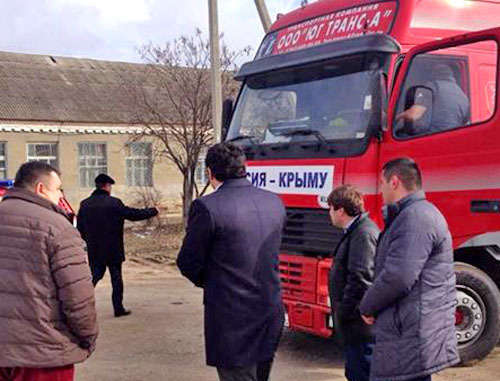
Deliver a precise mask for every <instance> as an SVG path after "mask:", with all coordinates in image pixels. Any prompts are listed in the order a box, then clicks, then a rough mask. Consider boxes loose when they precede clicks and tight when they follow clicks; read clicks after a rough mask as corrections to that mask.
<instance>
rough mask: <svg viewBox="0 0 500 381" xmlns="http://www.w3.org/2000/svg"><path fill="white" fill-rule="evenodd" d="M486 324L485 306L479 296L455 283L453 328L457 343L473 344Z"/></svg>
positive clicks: (463, 344)
mask: <svg viewBox="0 0 500 381" xmlns="http://www.w3.org/2000/svg"><path fill="white" fill-rule="evenodd" d="M485 325H486V308H485V306H484V303H483V300H482V299H481V297H480V296H479V295H478V294H477V293H476V292H475V291H474V290H472V289H471V288H469V287H465V286H462V285H457V299H456V312H455V328H456V331H457V340H458V344H459V345H460V346H461V347H466V346H469V345H471V344H473V343H474V342H475V341H476V340H477V339H478V338H479V337H480V336H481V334H482V333H483V331H484V327H485Z"/></svg>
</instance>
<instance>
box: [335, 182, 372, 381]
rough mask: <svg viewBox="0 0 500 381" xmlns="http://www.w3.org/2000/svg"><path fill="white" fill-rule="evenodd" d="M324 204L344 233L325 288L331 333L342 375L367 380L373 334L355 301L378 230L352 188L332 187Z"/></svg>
mask: <svg viewBox="0 0 500 381" xmlns="http://www.w3.org/2000/svg"><path fill="white" fill-rule="evenodd" d="M328 205H329V206H330V219H331V221H332V224H333V225H334V226H336V227H339V228H341V229H343V231H344V235H343V236H342V239H341V240H340V242H339V243H338V245H337V247H336V248H335V253H334V261H333V267H332V270H331V271H330V282H329V287H330V299H331V305H332V313H333V316H334V319H335V330H336V332H337V334H338V335H339V336H340V338H341V340H342V343H343V344H344V356H345V376H346V378H347V379H348V380H349V381H368V380H369V378H370V359H371V356H372V350H373V335H372V330H371V326H370V325H368V324H366V323H364V322H363V320H362V319H361V314H360V313H359V302H360V301H361V298H362V297H363V295H364V294H365V292H366V290H367V289H368V287H369V286H370V284H371V283H372V281H373V275H374V262H375V249H376V247H377V238H378V235H379V233H380V231H379V229H378V227H377V225H375V223H374V222H373V221H372V220H371V219H370V217H369V216H368V213H364V203H363V195H362V194H361V192H360V191H359V190H358V189H357V188H355V187H354V186H352V185H342V186H340V187H338V188H335V189H334V190H333V191H332V193H330V195H329V196H328Z"/></svg>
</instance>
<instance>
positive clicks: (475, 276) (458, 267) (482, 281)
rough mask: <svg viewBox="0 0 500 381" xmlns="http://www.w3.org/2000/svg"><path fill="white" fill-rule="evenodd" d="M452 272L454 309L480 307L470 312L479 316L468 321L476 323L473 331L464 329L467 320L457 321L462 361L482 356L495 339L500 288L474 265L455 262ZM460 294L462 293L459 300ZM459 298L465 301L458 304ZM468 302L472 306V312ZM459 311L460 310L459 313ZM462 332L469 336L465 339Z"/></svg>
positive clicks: (499, 330)
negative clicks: (454, 282)
mask: <svg viewBox="0 0 500 381" xmlns="http://www.w3.org/2000/svg"><path fill="white" fill-rule="evenodd" d="M455 273H456V275H457V303H458V304H457V311H458V310H459V309H460V312H463V311H465V312H466V313H467V312H471V313H472V314H475V313H476V312H477V311H479V308H480V311H479V314H476V315H473V316H472V319H474V316H476V317H480V320H479V319H478V320H477V321H476V323H477V324H475V323H474V321H472V323H473V324H474V328H476V327H477V326H479V328H478V329H477V330H476V332H473V331H472V329H471V328H469V329H468V330H467V329H465V328H466V327H465V326H467V324H462V325H459V324H457V338H459V346H458V349H459V352H460V359H461V363H462V364H463V365H466V364H468V363H471V362H474V361H478V360H482V359H483V358H485V357H486V356H487V355H488V354H489V353H490V352H491V351H492V350H493V348H495V346H496V345H497V343H498V340H499V338H500V291H499V290H498V287H497V286H496V284H495V283H494V282H493V280H492V279H491V278H490V277H489V276H488V275H487V274H486V273H484V272H483V271H481V270H479V269H478V268H476V267H474V266H471V265H468V264H465V263H456V264H455ZM460 296H465V297H464V298H462V299H461V300H460V301H459V298H460ZM468 297H470V299H468ZM463 302H466V304H462V305H460V303H463ZM471 303H475V304H471ZM470 306H475V311H476V312H474V311H473V309H472V308H470ZM478 307H479V308H478ZM467 308H469V310H467ZM463 315H464V314H462V313H460V315H459V316H463ZM463 320H465V319H463ZM458 321H460V320H457V323H458ZM469 326H470V324H469ZM465 333H467V334H469V335H470V337H471V339H469V340H468V341H467V339H465V337H464V335H465Z"/></svg>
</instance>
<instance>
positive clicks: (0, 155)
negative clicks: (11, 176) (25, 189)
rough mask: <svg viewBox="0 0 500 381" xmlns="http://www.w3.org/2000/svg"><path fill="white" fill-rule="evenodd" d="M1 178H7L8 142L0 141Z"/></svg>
mask: <svg viewBox="0 0 500 381" xmlns="http://www.w3.org/2000/svg"><path fill="white" fill-rule="evenodd" d="M0 178H1V179H6V178H7V143H5V142H0Z"/></svg>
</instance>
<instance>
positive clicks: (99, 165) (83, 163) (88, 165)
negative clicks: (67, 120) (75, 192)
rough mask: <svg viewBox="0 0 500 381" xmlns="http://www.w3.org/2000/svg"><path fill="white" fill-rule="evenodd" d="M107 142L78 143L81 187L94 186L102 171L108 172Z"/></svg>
mask: <svg viewBox="0 0 500 381" xmlns="http://www.w3.org/2000/svg"><path fill="white" fill-rule="evenodd" d="M106 148H107V147H106V143H90V142H89V143H78V170H79V174H80V187H81V188H93V187H94V185H95V182H94V180H95V178H96V177H97V175H98V174H100V173H108V157H107V150H106Z"/></svg>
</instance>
